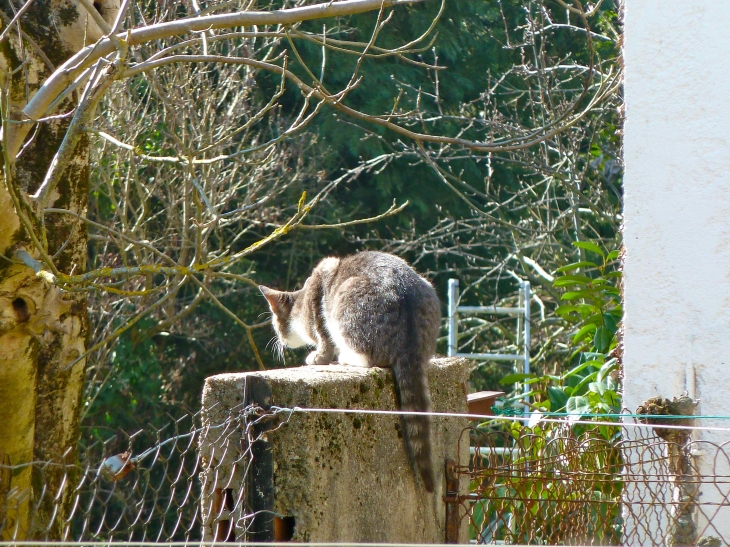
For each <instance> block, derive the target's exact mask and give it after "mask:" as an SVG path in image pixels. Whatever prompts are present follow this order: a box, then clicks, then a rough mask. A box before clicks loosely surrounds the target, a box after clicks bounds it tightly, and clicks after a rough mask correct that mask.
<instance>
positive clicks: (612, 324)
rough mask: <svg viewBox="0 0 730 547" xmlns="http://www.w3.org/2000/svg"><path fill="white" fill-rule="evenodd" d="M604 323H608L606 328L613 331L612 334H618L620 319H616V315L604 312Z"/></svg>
mask: <svg viewBox="0 0 730 547" xmlns="http://www.w3.org/2000/svg"><path fill="white" fill-rule="evenodd" d="M603 323H604V324H605V325H606V328H607V329H608V331H609V332H610V333H611V336H613V335H614V334H616V331H617V330H618V321H616V317H615V316H613V315H611V314H610V313H604V314H603Z"/></svg>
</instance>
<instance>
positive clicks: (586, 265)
mask: <svg viewBox="0 0 730 547" xmlns="http://www.w3.org/2000/svg"><path fill="white" fill-rule="evenodd" d="M578 268H598V264H596V263H595V262H591V261H590V260H581V261H580V262H573V263H572V264H568V265H567V266H561V267H560V268H558V269H557V270H555V271H556V272H569V271H571V270H577V269H578Z"/></svg>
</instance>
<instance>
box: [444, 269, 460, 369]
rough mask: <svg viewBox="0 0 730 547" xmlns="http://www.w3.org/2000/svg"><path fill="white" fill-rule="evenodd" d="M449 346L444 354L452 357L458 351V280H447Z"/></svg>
mask: <svg viewBox="0 0 730 547" xmlns="http://www.w3.org/2000/svg"><path fill="white" fill-rule="evenodd" d="M448 305H449V346H448V349H447V351H446V354H447V355H448V356H449V357H454V356H455V355H456V353H457V352H458V351H459V331H458V329H459V318H458V316H457V310H456V308H457V306H458V305H459V280H458V279H449V302H448Z"/></svg>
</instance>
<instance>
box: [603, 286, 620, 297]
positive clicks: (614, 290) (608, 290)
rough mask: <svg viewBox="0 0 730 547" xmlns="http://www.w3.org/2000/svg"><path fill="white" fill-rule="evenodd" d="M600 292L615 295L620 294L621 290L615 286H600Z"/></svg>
mask: <svg viewBox="0 0 730 547" xmlns="http://www.w3.org/2000/svg"><path fill="white" fill-rule="evenodd" d="M601 292H603V293H604V294H614V295H616V296H621V291H620V290H618V289H617V288H616V287H601Z"/></svg>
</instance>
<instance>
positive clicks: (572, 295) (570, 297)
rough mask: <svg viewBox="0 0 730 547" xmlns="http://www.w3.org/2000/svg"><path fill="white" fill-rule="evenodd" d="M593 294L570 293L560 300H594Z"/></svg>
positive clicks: (582, 292)
mask: <svg viewBox="0 0 730 547" xmlns="http://www.w3.org/2000/svg"><path fill="white" fill-rule="evenodd" d="M593 296H594V295H593V293H592V292H591V291H568V292H566V293H565V294H563V296H561V297H560V300H575V299H576V298H593Z"/></svg>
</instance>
